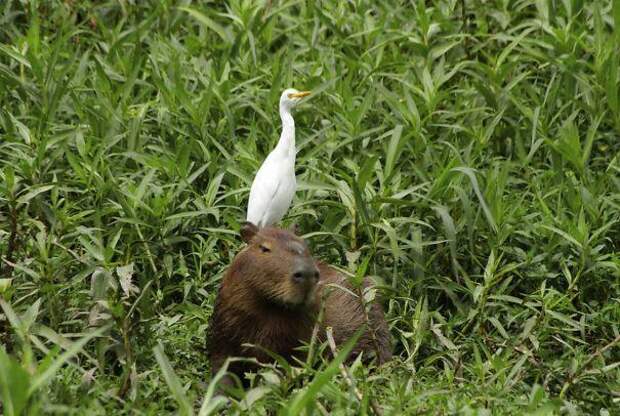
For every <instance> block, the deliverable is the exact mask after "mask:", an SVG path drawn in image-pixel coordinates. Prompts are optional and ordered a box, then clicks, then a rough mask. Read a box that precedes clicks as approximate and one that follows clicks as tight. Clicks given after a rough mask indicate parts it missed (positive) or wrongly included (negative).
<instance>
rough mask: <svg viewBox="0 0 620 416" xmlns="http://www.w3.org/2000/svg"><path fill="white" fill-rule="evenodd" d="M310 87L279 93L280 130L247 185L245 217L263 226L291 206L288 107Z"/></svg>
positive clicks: (291, 126)
mask: <svg viewBox="0 0 620 416" xmlns="http://www.w3.org/2000/svg"><path fill="white" fill-rule="evenodd" d="M307 95H310V91H297V90H296V89H294V88H289V89H287V90H285V91H284V92H283V93H282V95H281V96H280V118H281V119H282V134H280V140H279V141H278V144H277V145H276V147H275V149H273V151H272V152H271V153H269V155H268V156H267V158H266V159H265V161H264V162H263V164H262V165H261V167H260V169H258V172H257V173H256V177H255V178H254V182H252V187H251V188H250V200H249V202H248V216H247V221H249V222H251V223H252V224H254V225H256V226H258V227H266V226H269V225H272V224H275V223H276V222H278V221H280V220H281V219H282V217H284V214H286V211H287V210H288V209H289V207H290V206H291V202H292V201H293V196H294V195H295V190H296V189H297V181H296V180H295V152H296V151H295V121H294V120H293V116H292V115H291V110H292V109H293V108H294V107H295V106H296V105H297V103H298V102H299V101H300V100H301V99H302V98H303V97H305V96H307Z"/></svg>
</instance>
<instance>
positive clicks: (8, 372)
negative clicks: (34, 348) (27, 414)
mask: <svg viewBox="0 0 620 416" xmlns="http://www.w3.org/2000/svg"><path fill="white" fill-rule="evenodd" d="M29 384H30V375H29V374H28V372H27V371H26V370H24V369H23V368H22V367H21V366H20V365H19V363H18V362H16V361H15V360H14V359H13V358H11V357H10V356H9V355H7V353H6V352H5V351H4V349H3V348H0V393H1V394H2V396H1V397H2V407H3V408H4V414H5V415H6V416H13V415H14V416H18V415H20V414H21V413H22V411H23V410H24V409H25V408H26V404H27V402H28V386H29Z"/></svg>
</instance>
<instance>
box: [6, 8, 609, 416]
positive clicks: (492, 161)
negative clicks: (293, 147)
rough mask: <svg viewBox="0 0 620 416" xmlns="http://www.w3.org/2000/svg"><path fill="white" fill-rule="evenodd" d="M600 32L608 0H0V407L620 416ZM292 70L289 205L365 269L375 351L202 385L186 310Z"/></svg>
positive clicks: (223, 255) (208, 290)
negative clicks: (230, 390)
mask: <svg viewBox="0 0 620 416" xmlns="http://www.w3.org/2000/svg"><path fill="white" fill-rule="evenodd" d="M618 45H620V2H618V1H613V2H612V1H609V0H588V1H584V0H549V1H546V0H467V1H461V0H438V1H386V2H373V1H365V0H359V1H350V2H345V1H341V2H328V1H323V2H320V1H316V2H315V1H307V2H304V1H295V0H294V1H279V0H271V1H251V0H243V1H242V0H235V1H230V2H228V3H227V4H224V3H223V2H194V3H193V4H192V2H190V1H185V0H160V1H144V2H143V1H127V0H116V1H112V0H109V1H94V0H92V1H88V0H87V1H79V0H72V1H71V0H64V1H61V0H49V1H33V0H30V1H26V0H23V1H17V0H5V1H3V2H0V86H1V88H0V256H1V259H2V261H1V264H0V273H1V275H0V278H1V279H2V280H0V298H1V299H2V300H0V306H1V308H0V342H1V344H2V345H3V346H2V347H0V394H1V397H2V405H1V406H2V407H3V411H4V414H6V415H14V414H22V415H34V414H37V413H41V414H89V415H93V414H107V415H111V414H114V415H117V414H138V415H142V414H144V415H149V414H152V415H160V414H168V413H180V414H183V415H188V414H201V415H207V414H215V413H218V412H224V411H226V412H228V413H230V414H238V413H241V414H244V413H251V414H276V413H278V414H282V415H294V414H306V415H311V414H332V415H363V414H373V410H372V406H371V405H370V402H375V403H377V404H378V405H379V407H380V408H381V409H382V413H383V414H385V415H403V414H408V415H415V414H431V415H436V414H437V415H448V414H452V415H457V414H458V415H461V414H462V415H487V414H494V415H503V414H513V415H521V414H538V415H551V414H558V415H559V414H566V415H580V414H584V415H601V416H605V415H614V414H616V415H618V414H620V410H619V409H620V345H619V343H620V337H619V335H620V306H619V305H620V253H619V248H620V161H619V157H618V155H619V154H620V153H619V152H620V140H619V137H620V70H619V68H620V47H619V46H618ZM289 86H292V87H295V88H298V89H311V90H313V91H314V94H313V96H312V98H311V99H310V100H308V101H307V102H306V103H305V104H304V105H303V106H300V107H299V108H298V110H297V112H296V116H295V117H296V122H297V147H298V159H297V168H298V183H299V190H298V192H297V195H296V199H295V201H294V203H293V207H292V208H291V210H290V211H289V214H288V216H287V218H286V220H285V221H284V224H285V225H288V224H291V223H297V224H299V226H300V229H301V231H302V232H303V233H304V234H305V236H306V238H307V239H308V241H309V242H310V244H311V246H312V248H313V252H314V253H315V255H316V256H317V257H319V258H321V259H324V260H326V261H329V262H332V263H333V264H336V265H339V266H340V267H342V268H343V269H347V270H350V271H351V272H352V273H362V272H365V273H366V274H368V275H371V276H375V277H376V280H377V281H378V282H379V283H380V285H381V288H380V294H381V298H382V302H383V304H384V306H385V309H386V311H387V317H388V319H389V326H390V330H391V334H392V337H393V344H394V353H395V358H394V360H393V361H392V362H390V363H389V364H388V365H386V366H385V367H382V368H379V369H371V368H365V367H363V366H361V365H359V364H356V365H353V366H352V367H351V368H350V369H349V371H350V373H351V374H352V375H353V379H354V382H355V384H356V388H357V389H358V390H359V391H360V392H361V396H362V399H361V400H360V399H359V395H357V394H356V393H355V390H354V389H353V388H351V387H350V386H349V385H348V384H347V381H346V379H345V378H343V377H342V375H341V374H340V372H339V371H337V367H335V366H334V365H330V363H329V362H316V363H299V364H296V365H294V366H287V365H279V366H275V365H274V366H268V367H267V368H265V369H264V370H263V371H262V372H261V373H259V374H258V375H256V377H255V378H254V381H253V384H252V387H251V388H250V389H249V390H248V391H247V394H246V396H245V397H243V398H241V397H240V398H237V399H232V400H231V401H230V402H228V403H224V401H223V399H221V398H219V399H217V398H214V397H213V389H212V385H210V384H209V383H210V380H211V377H212V375H211V374H210V373H209V366H208V363H207V361H206V354H205V349H204V348H205V347H204V345H205V331H206V329H207V328H208V324H209V317H210V315H211V313H212V310H213V303H214V298H215V295H216V292H217V288H218V285H219V282H220V279H221V277H222V274H223V272H224V270H225V269H226V267H227V265H228V264H229V263H230V261H231V259H232V258H233V256H234V255H235V254H236V252H237V251H238V250H239V249H240V248H241V247H242V243H241V241H240V239H239V238H238V236H237V231H238V229H239V224H240V222H241V221H243V220H244V219H245V207H246V204H247V198H248V192H249V185H250V184H251V181H252V179H253V175H254V173H255V172H256V170H257V168H258V166H259V165H260V163H261V162H262V160H263V158H264V157H265V156H266V154H267V153H268V152H269V151H270V150H271V149H272V148H273V146H274V145H275V143H276V141H277V139H278V135H279V128H280V120H279V117H278V113H277V102H278V98H279V96H280V93H281V91H282V90H283V89H285V88H286V87H289ZM313 364H314V365H313ZM210 386H211V388H210ZM0 413H1V411H0Z"/></svg>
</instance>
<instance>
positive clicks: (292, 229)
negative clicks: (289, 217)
mask: <svg viewBox="0 0 620 416" xmlns="http://www.w3.org/2000/svg"><path fill="white" fill-rule="evenodd" d="M288 230H289V231H290V232H292V233H293V234H295V235H299V225H297V224H296V223H295V224H291V225H290V226H289V227H288Z"/></svg>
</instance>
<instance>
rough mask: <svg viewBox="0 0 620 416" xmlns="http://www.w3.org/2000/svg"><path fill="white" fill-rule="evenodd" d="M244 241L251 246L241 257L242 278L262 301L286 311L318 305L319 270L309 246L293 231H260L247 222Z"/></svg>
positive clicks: (268, 229)
mask: <svg viewBox="0 0 620 416" xmlns="http://www.w3.org/2000/svg"><path fill="white" fill-rule="evenodd" d="M241 237H242V239H243V241H245V242H246V243H247V244H248V247H247V248H246V249H245V250H243V251H242V252H241V253H240V255H239V256H238V261H240V262H241V264H240V266H241V267H242V268H243V270H242V272H243V273H242V274H243V275H244V276H245V279H246V280H247V283H248V284H249V285H250V286H251V287H252V288H253V289H254V290H255V291H256V292H257V294H258V295H259V296H260V297H261V298H262V299H264V300H266V301H268V302H271V303H274V304H277V305H281V306H286V307H299V306H304V305H309V304H311V303H313V302H314V301H315V293H316V287H317V282H318V280H319V269H318V268H317V266H316V263H315V261H314V259H313V258H312V255H311V254H310V250H309V248H308V244H306V242H305V241H304V240H303V239H301V238H299V237H298V236H297V235H296V234H295V232H294V230H293V229H291V230H283V229H280V228H273V227H265V228H260V229H259V228H258V227H257V226H256V225H254V224H252V223H250V222H246V223H244V224H243V226H242V227H241Z"/></svg>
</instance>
